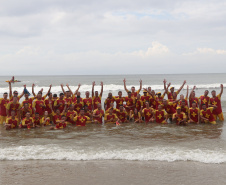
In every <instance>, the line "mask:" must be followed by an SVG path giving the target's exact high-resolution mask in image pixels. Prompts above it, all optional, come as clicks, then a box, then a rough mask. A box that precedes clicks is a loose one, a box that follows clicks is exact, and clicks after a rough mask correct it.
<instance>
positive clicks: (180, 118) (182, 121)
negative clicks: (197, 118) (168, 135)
mask: <svg viewBox="0 0 226 185" xmlns="http://www.w3.org/2000/svg"><path fill="white" fill-rule="evenodd" d="M176 111H177V112H176V113H174V114H173V119H172V120H173V121H175V122H176V124H177V125H186V115H185V114H184V113H183V112H181V108H180V107H177V108H176Z"/></svg>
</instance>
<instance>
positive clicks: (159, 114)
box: [154, 104, 168, 124]
mask: <svg viewBox="0 0 226 185" xmlns="http://www.w3.org/2000/svg"><path fill="white" fill-rule="evenodd" d="M167 118H168V117H167V113H166V111H165V110H164V109H163V108H162V105H161V104H159V105H158V109H157V110H155V111H154V119H155V121H156V123H164V124H166V123H167Z"/></svg>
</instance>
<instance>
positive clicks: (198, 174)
mask: <svg viewBox="0 0 226 185" xmlns="http://www.w3.org/2000/svg"><path fill="white" fill-rule="evenodd" d="M0 166H1V170H0V184H4V185H6V184H23V185H30V184H33V185H36V184H43V185H50V184H54V185H58V184H93V185H96V184H104V185H113V184H117V185H118V184H120V185H124V184H125V185H128V184H189V185H190V184H193V185H194V184H205V185H208V184H210V185H212V184H226V175H225V171H226V165H225V164H202V163H195V162H172V163H169V162H158V161H148V162H145V161H142V162H140V161H120V160H118V161H107V160H106V161H1V162H0Z"/></svg>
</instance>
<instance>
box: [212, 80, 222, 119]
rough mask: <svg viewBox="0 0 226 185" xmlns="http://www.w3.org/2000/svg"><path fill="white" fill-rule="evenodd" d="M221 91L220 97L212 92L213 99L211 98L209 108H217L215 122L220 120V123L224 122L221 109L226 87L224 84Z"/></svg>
mask: <svg viewBox="0 0 226 185" xmlns="http://www.w3.org/2000/svg"><path fill="white" fill-rule="evenodd" d="M220 88H221V91H220V93H219V94H218V95H216V91H215V90H212V92H211V94H212V98H210V104H209V107H215V109H214V110H213V115H214V118H215V120H217V118H219V120H220V121H224V115H223V112H222V108H221V95H222V94H223V89H224V86H223V84H221V85H220Z"/></svg>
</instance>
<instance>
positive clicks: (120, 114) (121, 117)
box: [117, 109, 127, 123]
mask: <svg viewBox="0 0 226 185" xmlns="http://www.w3.org/2000/svg"><path fill="white" fill-rule="evenodd" d="M117 117H118V118H119V120H120V121H121V122H122V123H124V122H125V121H126V120H127V113H126V111H124V110H123V111H122V112H121V111H120V110H118V109H117Z"/></svg>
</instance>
